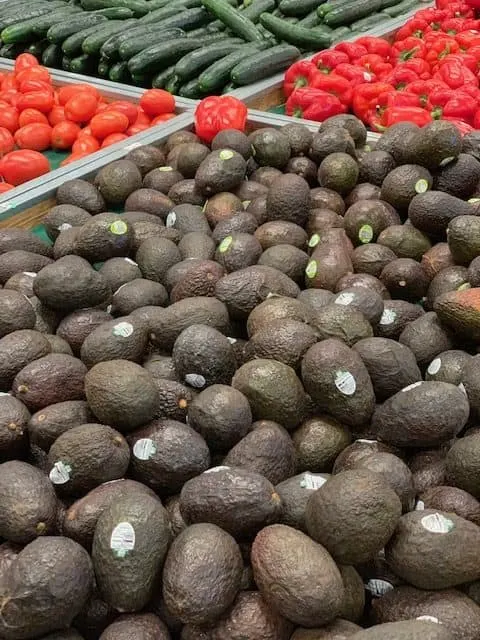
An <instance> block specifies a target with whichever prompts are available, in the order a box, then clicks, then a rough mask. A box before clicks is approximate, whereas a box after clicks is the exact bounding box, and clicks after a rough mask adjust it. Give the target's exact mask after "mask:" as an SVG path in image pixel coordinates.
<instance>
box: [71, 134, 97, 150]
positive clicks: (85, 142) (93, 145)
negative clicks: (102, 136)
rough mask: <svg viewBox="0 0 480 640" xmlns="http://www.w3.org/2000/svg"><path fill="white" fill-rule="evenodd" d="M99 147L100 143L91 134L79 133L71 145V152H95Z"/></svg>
mask: <svg viewBox="0 0 480 640" xmlns="http://www.w3.org/2000/svg"><path fill="white" fill-rule="evenodd" d="M99 149H100V143H99V142H98V140H97V139H96V138H94V137H93V136H89V135H88V134H86V135H80V136H79V137H78V138H77V139H76V140H75V142H74V143H73V145H72V153H73V154H78V153H95V151H98V150H99Z"/></svg>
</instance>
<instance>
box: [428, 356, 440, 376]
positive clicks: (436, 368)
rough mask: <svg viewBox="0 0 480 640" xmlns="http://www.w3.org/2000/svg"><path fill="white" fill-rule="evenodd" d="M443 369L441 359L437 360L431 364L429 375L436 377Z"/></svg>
mask: <svg viewBox="0 0 480 640" xmlns="http://www.w3.org/2000/svg"><path fill="white" fill-rule="evenodd" d="M441 368H442V361H441V360H440V358H435V360H432V361H431V363H430V364H429V366H428V369H427V373H429V374H430V375H431V376H434V375H435V374H436V373H438V372H439V371H440V369H441Z"/></svg>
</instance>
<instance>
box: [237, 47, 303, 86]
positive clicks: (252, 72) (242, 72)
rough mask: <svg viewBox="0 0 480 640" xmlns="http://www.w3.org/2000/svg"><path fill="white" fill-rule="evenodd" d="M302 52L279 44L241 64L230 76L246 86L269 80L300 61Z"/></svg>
mask: <svg viewBox="0 0 480 640" xmlns="http://www.w3.org/2000/svg"><path fill="white" fill-rule="evenodd" d="M299 57H300V51H299V50H298V49H297V48H296V47H294V46H292V45H290V44H279V45H277V46H276V47H272V48H271V49H267V51H259V52H257V53H255V54H253V55H251V56H249V57H248V58H246V59H245V60H243V61H242V62H239V64H237V65H236V66H235V67H234V68H233V69H232V72H231V74H230V77H231V79H232V82H233V83H235V84H236V85H238V86H244V85H246V84H251V83H252V82H257V81H258V80H263V78H268V77H269V76H272V75H274V74H275V73H280V72H281V71H285V70H286V69H288V67H289V66H290V65H291V64H292V63H293V62H295V60H298V58H299Z"/></svg>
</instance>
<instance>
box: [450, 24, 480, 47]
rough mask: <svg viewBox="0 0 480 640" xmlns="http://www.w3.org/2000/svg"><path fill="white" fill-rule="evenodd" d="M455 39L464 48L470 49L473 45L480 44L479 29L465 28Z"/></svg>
mask: <svg viewBox="0 0 480 640" xmlns="http://www.w3.org/2000/svg"><path fill="white" fill-rule="evenodd" d="M455 40H456V41H457V42H458V44H459V45H460V47H461V48H462V49H464V50H465V51H469V50H470V49H471V48H472V47H478V46H479V45H480V33H479V32H478V31H473V30H466V29H464V30H463V31H461V32H460V33H457V34H456V36H455Z"/></svg>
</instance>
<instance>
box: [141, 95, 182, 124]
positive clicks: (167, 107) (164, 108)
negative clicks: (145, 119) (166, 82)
mask: <svg viewBox="0 0 480 640" xmlns="http://www.w3.org/2000/svg"><path fill="white" fill-rule="evenodd" d="M140 106H141V107H142V109H143V110H144V111H145V113H146V114H147V116H150V117H151V118H154V117H155V116H159V115H161V114H162V113H172V111H175V98H174V97H173V96H172V94H171V93H168V91H164V90H163V89H149V90H148V91H145V93H144V94H143V96H142V97H141V98H140Z"/></svg>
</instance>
